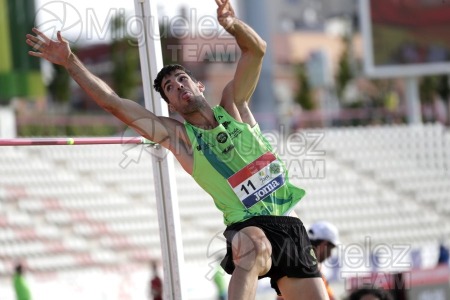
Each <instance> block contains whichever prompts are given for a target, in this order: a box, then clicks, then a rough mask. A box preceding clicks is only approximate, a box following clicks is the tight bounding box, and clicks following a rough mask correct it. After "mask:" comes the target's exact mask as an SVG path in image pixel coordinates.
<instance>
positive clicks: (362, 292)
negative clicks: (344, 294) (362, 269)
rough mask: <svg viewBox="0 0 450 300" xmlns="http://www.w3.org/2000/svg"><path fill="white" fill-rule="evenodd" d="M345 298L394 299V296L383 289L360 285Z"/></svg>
mask: <svg viewBox="0 0 450 300" xmlns="http://www.w3.org/2000/svg"><path fill="white" fill-rule="evenodd" d="M347 300H394V298H393V297H392V295H391V294H389V292H387V291H385V290H383V289H379V288H374V287H362V288H359V289H357V290H355V291H353V292H352V293H351V294H350V296H349V297H348V298H347Z"/></svg>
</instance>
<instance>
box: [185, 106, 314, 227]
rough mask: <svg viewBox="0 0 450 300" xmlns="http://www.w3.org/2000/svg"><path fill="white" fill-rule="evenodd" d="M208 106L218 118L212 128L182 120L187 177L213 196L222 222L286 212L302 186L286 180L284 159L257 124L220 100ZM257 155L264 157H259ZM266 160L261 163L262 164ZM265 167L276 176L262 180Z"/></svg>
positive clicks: (297, 198) (279, 214) (265, 171)
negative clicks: (189, 165)
mask: <svg viewBox="0 0 450 300" xmlns="http://www.w3.org/2000/svg"><path fill="white" fill-rule="evenodd" d="M213 111H214V115H215V118H216V120H217V121H218V123H219V126H217V127H216V128H214V129H211V130H204V129H201V128H198V127H195V126H193V125H191V124H189V123H188V122H185V123H184V126H185V128H186V131H187V133H188V136H189V139H190V141H191V144H192V151H193V155H194V166H193V171H192V177H193V178H194V180H195V181H196V182H197V183H198V184H199V185H200V186H201V187H202V188H203V189H204V190H205V191H206V192H207V193H208V194H210V195H211V197H212V198H213V199H214V203H215V205H216V206H217V208H218V209H219V210H220V211H222V213H223V217H224V223H225V225H227V226H228V225H231V224H233V223H237V222H241V221H244V220H246V219H249V218H251V217H253V216H260V215H276V216H281V215H284V214H286V213H288V212H290V211H291V210H292V209H293V207H294V206H295V205H296V204H297V203H298V202H299V201H300V199H301V198H302V197H303V196H304V195H305V191H304V190H303V189H301V188H298V187H296V186H294V185H292V184H291V183H290V182H289V178H288V173H287V170H286V167H285V165H284V163H283V162H282V161H281V160H280V159H279V158H278V157H277V156H276V155H275V154H274V153H273V150H272V146H271V145H270V144H269V142H268V141H267V140H266V139H265V137H264V136H263V135H262V133H261V131H260V129H259V126H258V125H256V126H254V127H250V125H248V124H246V123H241V122H238V121H236V120H235V119H234V118H233V117H232V116H230V115H229V114H228V113H227V112H226V111H225V109H224V108H223V107H221V106H216V107H214V108H213ZM261 157H263V158H265V159H264V160H263V161H261V160H262V159H259V160H258V158H261ZM265 165H267V167H265V169H264V168H262V167H261V166H265ZM261 168H262V169H261ZM255 170H256V171H255ZM277 172H278V173H277ZM237 173H239V174H237ZM266 173H274V174H275V173H276V174H280V176H278V177H277V178H276V179H268V181H266V182H264V179H265V178H269V176H267V174H266ZM252 174H255V175H253V177H251V178H250V177H249V176H252ZM255 176H256V177H258V178H256V177H255ZM273 176H277V175H273ZM260 182H261V183H260ZM258 185H259V186H258ZM263 185H264V186H263ZM234 186H235V187H234ZM236 190H237V191H238V193H239V194H240V195H244V196H242V198H245V197H246V196H245V195H246V194H248V195H249V197H248V198H246V199H245V200H242V198H240V196H238V195H237V194H236ZM252 193H253V194H252Z"/></svg>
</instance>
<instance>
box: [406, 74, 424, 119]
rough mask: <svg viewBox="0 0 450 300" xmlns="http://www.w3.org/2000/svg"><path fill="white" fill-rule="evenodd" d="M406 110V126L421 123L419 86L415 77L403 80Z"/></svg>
mask: <svg viewBox="0 0 450 300" xmlns="http://www.w3.org/2000/svg"><path fill="white" fill-rule="evenodd" d="M405 85H406V90H405V96H406V108H407V113H408V116H407V118H408V124H420V123H422V112H421V109H420V96H419V84H418V82H417V77H408V78H405Z"/></svg>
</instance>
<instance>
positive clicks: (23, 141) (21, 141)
mask: <svg viewBox="0 0 450 300" xmlns="http://www.w3.org/2000/svg"><path fill="white" fill-rule="evenodd" d="M108 144H144V145H149V146H153V147H155V148H157V147H159V144H157V143H154V142H152V141H150V140H148V139H146V138H144V137H126V138H124V137H120V138H119V137H100V138H77V137H74V138H71V137H60V138H59V137H58V138H15V139H0V146H67V145H108Z"/></svg>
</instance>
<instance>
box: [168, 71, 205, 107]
mask: <svg viewBox="0 0 450 300" xmlns="http://www.w3.org/2000/svg"><path fill="white" fill-rule="evenodd" d="M161 87H162V89H163V90H164V94H165V95H166V96H167V98H168V100H169V108H170V109H171V110H173V111H177V112H179V113H181V114H183V113H189V112H192V110H193V109H195V108H196V107H197V105H198V102H199V101H201V100H203V91H204V90H205V86H204V85H203V84H202V83H201V82H200V81H198V82H194V81H193V80H192V79H191V77H189V75H188V74H186V73H185V72H183V71H181V70H176V71H174V72H172V73H171V74H170V75H168V76H166V77H165V78H164V79H163V81H162V83H161Z"/></svg>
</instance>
